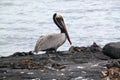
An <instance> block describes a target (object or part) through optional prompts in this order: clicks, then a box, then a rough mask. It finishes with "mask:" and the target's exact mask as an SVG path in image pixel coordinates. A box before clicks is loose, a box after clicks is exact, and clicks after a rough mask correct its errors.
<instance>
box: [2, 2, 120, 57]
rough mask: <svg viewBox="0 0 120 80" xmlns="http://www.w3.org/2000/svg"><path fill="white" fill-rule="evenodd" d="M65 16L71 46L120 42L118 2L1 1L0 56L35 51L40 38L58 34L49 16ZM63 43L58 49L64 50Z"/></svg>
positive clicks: (65, 47) (119, 7)
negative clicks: (58, 14)
mask: <svg viewBox="0 0 120 80" xmlns="http://www.w3.org/2000/svg"><path fill="white" fill-rule="evenodd" d="M55 12H59V13H61V14H63V15H64V19H65V23H66V24H67V29H68V32H69V35H70V37H71V40H72V42H73V46H89V45H91V44H92V43H93V42H97V43H98V44H99V45H100V46H101V47H102V46H104V45H105V44H106V43H109V42H116V41H120V0H0V55H1V56H7V55H11V54H13V53H14V52H16V51H30V50H33V49H34V46H35V43H36V41H37V39H38V38H39V36H41V35H46V34H51V33H59V29H58V28H57V27H56V25H55V24H54V23H53V20H52V15H53V14H54V13H55ZM69 47H70V45H69V43H68V42H67V41H66V43H65V44H64V45H63V46H62V47H60V48H59V50H67V49H68V48H69Z"/></svg>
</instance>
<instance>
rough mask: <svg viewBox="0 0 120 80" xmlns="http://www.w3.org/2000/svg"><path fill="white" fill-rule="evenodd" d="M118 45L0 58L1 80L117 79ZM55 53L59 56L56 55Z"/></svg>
mask: <svg viewBox="0 0 120 80" xmlns="http://www.w3.org/2000/svg"><path fill="white" fill-rule="evenodd" d="M119 47H120V43H119V42H116V43H109V44H106V45H105V46H104V47H103V48H101V47H100V46H98V45H97V44H96V43H93V45H91V46H89V47H75V46H72V47H70V48H69V50H68V51H58V52H56V53H54V52H50V53H46V54H33V53H32V52H31V51H29V52H15V53H14V54H13V55H10V56H8V57H0V80H107V79H110V80H120V59H119V58H120V56H119V55H120V53H119V51H120V49H119ZM57 54H58V55H57Z"/></svg>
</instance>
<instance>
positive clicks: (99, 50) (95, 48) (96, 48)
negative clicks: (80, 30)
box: [90, 42, 102, 53]
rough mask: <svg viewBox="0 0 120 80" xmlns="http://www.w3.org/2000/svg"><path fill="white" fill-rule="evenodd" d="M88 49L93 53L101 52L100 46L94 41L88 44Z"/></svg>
mask: <svg viewBox="0 0 120 80" xmlns="http://www.w3.org/2000/svg"><path fill="white" fill-rule="evenodd" d="M90 50H91V52H94V53H95V52H101V51H102V48H101V47H100V46H98V45H97V44H96V43H95V42H94V43H93V45H91V46H90Z"/></svg>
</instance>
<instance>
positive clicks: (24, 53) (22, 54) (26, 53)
mask: <svg viewBox="0 0 120 80" xmlns="http://www.w3.org/2000/svg"><path fill="white" fill-rule="evenodd" d="M28 55H34V54H33V52H32V51H29V52H15V53H14V54H13V55H11V57H19V56H28Z"/></svg>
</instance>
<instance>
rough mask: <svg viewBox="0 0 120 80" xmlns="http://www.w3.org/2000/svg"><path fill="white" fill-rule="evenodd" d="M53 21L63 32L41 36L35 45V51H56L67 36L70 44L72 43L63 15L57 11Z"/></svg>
mask: <svg viewBox="0 0 120 80" xmlns="http://www.w3.org/2000/svg"><path fill="white" fill-rule="evenodd" d="M53 21H54V23H55V24H56V25H57V26H58V27H59V29H60V30H61V33H58V34H51V35H46V36H41V37H40V38H39V39H38V41H37V43H36V45H35V49H34V52H36V53H38V51H51V50H54V51H56V50H57V48H58V47H60V46H61V45H62V44H63V43H64V42H65V41H66V38H67V39H68V41H69V43H70V45H71V44H72V42H71V40H70V38H69V35H68V32H67V29H66V25H65V23H64V20H63V16H62V15H61V14H59V13H55V14H54V15H53Z"/></svg>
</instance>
